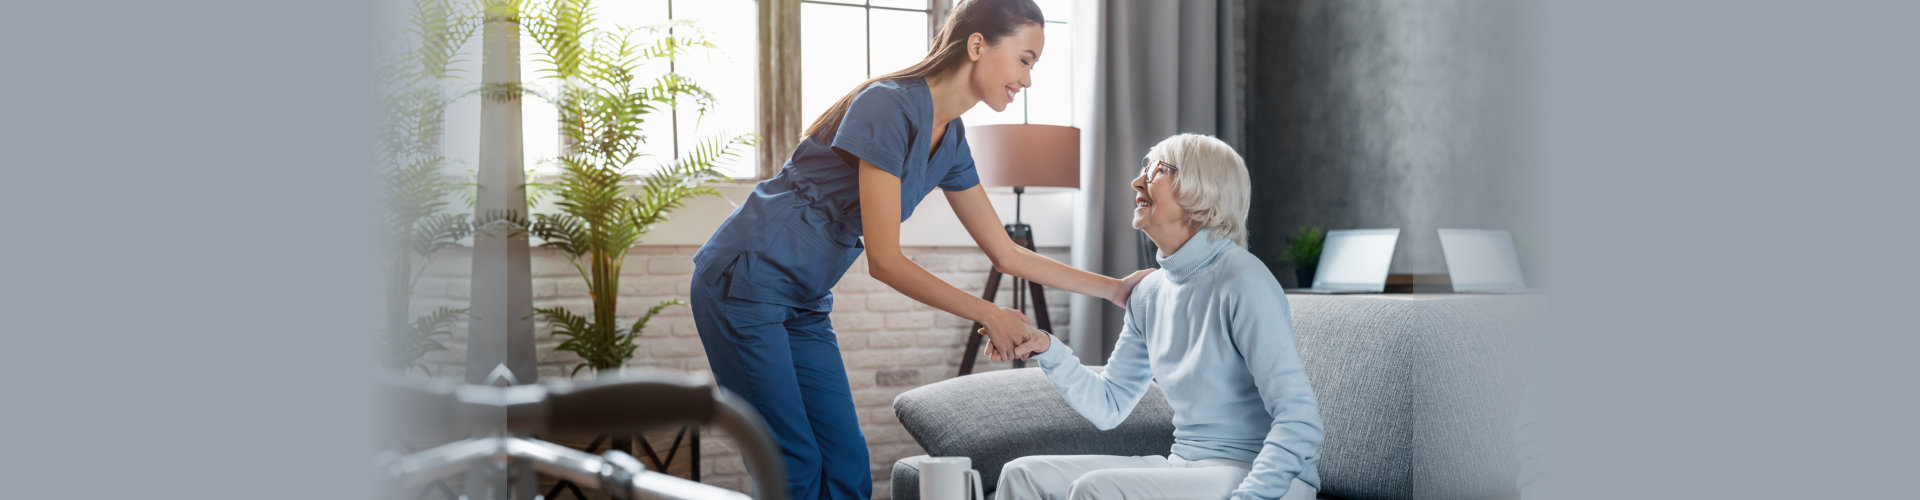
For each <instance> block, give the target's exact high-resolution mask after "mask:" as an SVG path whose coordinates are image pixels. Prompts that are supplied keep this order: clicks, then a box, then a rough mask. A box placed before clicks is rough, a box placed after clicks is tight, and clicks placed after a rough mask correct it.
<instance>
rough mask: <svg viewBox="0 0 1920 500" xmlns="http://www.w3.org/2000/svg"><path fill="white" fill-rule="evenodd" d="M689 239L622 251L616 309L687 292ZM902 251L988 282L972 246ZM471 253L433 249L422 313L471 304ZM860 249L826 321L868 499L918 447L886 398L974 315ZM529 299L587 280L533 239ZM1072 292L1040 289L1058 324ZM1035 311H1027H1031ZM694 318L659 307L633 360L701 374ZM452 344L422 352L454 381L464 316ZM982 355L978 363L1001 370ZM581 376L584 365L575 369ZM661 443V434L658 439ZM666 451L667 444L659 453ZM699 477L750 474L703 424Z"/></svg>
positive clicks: (575, 305) (958, 276) (711, 479)
mask: <svg viewBox="0 0 1920 500" xmlns="http://www.w3.org/2000/svg"><path fill="white" fill-rule="evenodd" d="M697 249H698V247H694V246H642V247H635V248H634V249H633V250H632V251H630V252H629V253H628V254H627V261H626V263H625V264H624V267H623V268H622V271H623V273H622V274H621V277H620V304H619V309H618V310H619V311H620V314H624V315H627V316H628V317H630V318H637V317H639V315H641V314H645V312H646V310H647V308H650V307H652V306H653V305H654V304H657V303H659V302H660V301H662V300H666V299H669V298H675V297H678V298H681V299H683V300H684V299H685V298H686V297H687V294H688V293H689V292H690V290H691V286H692V281H691V280H692V272H693V261H692V259H693V253H694V251H695V250H697ZM906 253H907V255H908V257H910V258H912V259H913V260H914V262H917V263H919V264H920V265H921V267H924V268H926V269H927V270H928V271H930V272H932V273H933V274H934V275H936V276H939V277H940V279H942V280H945V281H947V282H948V283H951V284H953V285H955V286H958V287H960V289H962V290H966V291H968V292H971V293H976V294H977V293H979V292H980V290H981V288H982V287H984V286H986V277H987V271H988V270H989V269H991V268H992V261H990V260H988V259H987V256H986V255H985V254H983V253H981V252H980V250H979V249H978V248H974V247H910V248H907V249H906ZM1040 253H1041V254H1044V255H1046V256H1048V257H1051V258H1053V259H1056V260H1061V261H1065V260H1067V258H1068V255H1067V249H1066V248H1063V247H1055V248H1042V249H1040ZM470 259H471V257H470V255H469V254H468V253H467V252H466V251H465V250H464V249H449V250H447V251H445V252H442V253H441V254H439V255H437V256H436V258H435V259H434V262H433V265H432V268H430V269H429V270H428V272H427V274H426V276H425V277H423V278H422V279H421V281H420V285H419V288H418V291H417V293H418V298H417V299H415V303H414V305H415V307H416V308H417V309H419V310H420V311H421V312H423V313H424V312H425V311H428V310H431V309H432V308H435V307H440V306H443V305H444V306H453V307H466V306H467V304H466V302H467V296H468V295H469V291H470V288H469V287H470V286H471V284H470V282H469V280H468V276H469V275H470V274H471V272H470V270H471V266H472V264H471V260H470ZM866 268H867V266H866V261H865V258H864V257H863V258H862V259H861V260H860V261H858V262H855V263H854V265H853V268H852V269H851V270H849V271H848V273H847V276H846V277H845V278H843V279H842V280H841V281H840V283H839V285H838V286H835V287H834V289H833V291H834V312H833V315H832V318H833V325H834V329H835V331H836V333H837V334H838V335H839V340H840V350H841V353H842V354H843V355H844V357H845V358H844V359H845V360H846V364H847V378H848V382H849V384H850V385H851V386H852V389H853V400H854V405H855V406H856V407H857V408H858V409H859V413H860V428H861V430H862V431H864V432H865V433H866V437H867V449H868V451H869V455H870V456H871V457H872V459H873V464H872V465H873V478H874V485H873V489H874V497H875V498H877V499H887V498H890V497H891V496H892V489H891V485H890V478H891V475H892V471H893V462H894V461H895V460H898V459H900V458H904V457H909V456H913V455H919V454H922V453H924V451H922V450H921V449H920V446H919V445H918V444H916V443H914V441H913V438H912V437H911V436H909V435H908V434H907V431H906V429H905V428H903V427H901V426H900V422H899V421H898V420H896V419H895V418H894V415H893V406H892V405H893V398H894V397H895V396H898V395H899V394H900V393H901V392H905V391H907V390H909V389H912V388H914V387H919V386H921V385H925V384H928V383H932V382H938V381H941V380H946V379H948V378H951V377H953V376H954V374H955V373H956V372H957V371H958V370H959V364H960V357H961V354H962V353H961V351H962V350H963V349H964V348H965V346H966V332H965V330H966V328H967V327H969V326H970V325H971V324H972V322H970V321H968V320H965V319H962V318H959V317H957V316H954V315H951V314H947V313H945V312H942V311H939V310H936V309H933V308H932V307H928V306H926V305H922V304H920V303H918V302H914V301H913V300H912V299H909V298H907V297H906V296H904V295H900V294H899V293H897V292H894V291H893V290H892V289H891V288H888V287H887V286H886V285H885V284H882V283H880V282H879V281H878V280H875V279H873V278H872V277H870V276H867V274H866ZM1012 281H1013V280H1012V279H1003V280H1001V289H1000V292H999V298H1000V301H999V302H1000V303H1001V304H1003V305H1006V304H1010V303H1011V302H1010V298H1011V296H1012ZM533 299H534V306H535V307H547V306H554V305H561V306H566V307H569V308H572V309H574V310H576V311H579V312H585V311H586V310H587V309H588V307H589V303H590V302H589V299H588V298H587V294H586V286H585V283H584V282H582V281H581V279H580V275H579V273H578V271H576V270H575V269H574V267H573V266H572V265H571V264H569V263H567V260H566V257H565V256H564V255H562V254H560V253H559V252H555V251H551V250H547V249H540V248H536V249H534V251H533ZM1068 299H1069V296H1068V293H1067V292H1063V291H1059V290H1048V291H1047V303H1048V305H1049V306H1051V307H1050V308H1049V309H1051V312H1052V318H1051V319H1052V320H1053V327H1054V333H1056V334H1059V335H1061V336H1063V337H1064V336H1066V335H1068V333H1069V331H1068V330H1069V327H1070V325H1068V324H1067V323H1068V321H1069V318H1070V317H1071V315H1069V314H1068V312H1067V307H1068ZM1030 314H1031V313H1030ZM537 327H538V328H539V330H537V332H538V335H537V337H536V339H537V340H536V342H537V346H538V349H539V353H540V358H539V370H540V377H541V378H542V379H543V380H550V379H552V378H555V377H564V376H565V375H566V373H567V371H568V370H570V369H572V366H573V365H574V364H575V363H578V362H579V359H578V357H576V356H574V355H572V354H571V353H561V352H555V351H554V350H553V347H554V346H556V345H558V344H559V339H557V338H555V337H553V336H552V335H550V334H549V333H548V331H547V330H546V328H545V325H538V326H537ZM698 335H699V334H698V332H697V331H696V330H695V329H694V324H693V317H692V316H691V312H690V311H689V310H688V308H687V307H685V306H677V307H672V308H668V309H667V310H665V311H662V312H661V314H660V316H656V317H655V318H654V320H653V322H652V323H650V324H649V325H648V326H647V329H646V331H645V332H643V333H642V334H641V340H640V342H641V347H640V348H639V349H637V350H636V352H635V354H634V359H633V361H632V362H629V363H628V364H627V366H628V367H650V368H664V369H670V370H685V371H698V372H705V371H707V370H708V365H707V359H706V355H705V351H704V350H703V349H702V347H701V345H700V338H699V336H698ZM445 343H446V344H447V346H448V348H449V351H446V352H438V353H433V354H431V355H429V356H428V357H427V358H426V359H424V360H423V363H424V364H426V365H428V366H429V367H430V368H431V369H432V371H433V372H434V374H435V375H436V376H439V377H453V378H457V377H459V376H460V375H461V373H462V369H461V366H460V365H461V363H462V362H463V361H464V360H465V359H466V325H465V324H464V322H463V323H462V324H459V325H456V327H455V328H454V338H453V339H451V340H450V341H447V342H445ZM1008 366H1009V365H1008V364H1007V363H992V362H988V361H986V360H985V359H984V358H982V359H981V360H980V363H979V364H978V365H977V367H976V371H991V370H997V369H1004V368H1006V367H1008ZM586 376H587V375H586V374H585V372H584V371H583V372H582V374H581V377H583V378H584V377H586ZM661 446H664V443H662V444H661ZM660 451H661V452H662V453H664V452H665V450H660ZM701 476H702V477H701V479H702V480H703V482H705V483H708V484H714V485H719V486H723V487H727V488H731V489H734V490H738V491H745V489H746V485H747V477H746V473H745V470H744V468H743V466H742V465H741V461H740V458H739V452H738V451H737V449H736V448H735V447H734V446H733V443H732V441H731V440H729V439H727V438H725V437H722V436H720V435H718V434H715V433H714V432H712V431H710V430H709V431H705V433H704V435H703V437H702V439H701Z"/></svg>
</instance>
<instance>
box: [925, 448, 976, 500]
mask: <svg viewBox="0 0 1920 500" xmlns="http://www.w3.org/2000/svg"><path fill="white" fill-rule="evenodd" d="M968 478H972V479H973V484H972V486H973V500H985V495H986V490H984V489H982V488H981V487H980V471H977V470H973V459H971V458H967V457H927V458H923V459H920V499H921V500H966V498H967V486H968V484H967V479H968Z"/></svg>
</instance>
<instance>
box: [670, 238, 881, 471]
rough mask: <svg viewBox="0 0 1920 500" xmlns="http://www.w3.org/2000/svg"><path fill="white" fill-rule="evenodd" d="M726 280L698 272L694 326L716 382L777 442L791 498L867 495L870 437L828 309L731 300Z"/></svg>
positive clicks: (693, 303)
mask: <svg viewBox="0 0 1920 500" xmlns="http://www.w3.org/2000/svg"><path fill="white" fill-rule="evenodd" d="M729 278H730V277H729V276H727V273H719V272H698V273H696V276H695V278H694V279H693V293H692V297H691V299H692V304H691V305H692V306H693V319H694V323H695V325H696V326H698V327H699V329H700V343H701V344H702V345H703V346H704V347H705V348H706V351H707V360H708V361H709V362H710V364H711V365H712V366H713V377H714V379H715V380H716V381H717V382H719V383H720V386H721V387H725V388H727V390H730V391H733V392H735V393H738V394H740V395H741V396H742V397H745V398H746V399H747V401H750V402H752V403H753V405H754V407H755V408H758V409H759V410H760V416H761V418H764V419H765V420H766V421H767V426H768V427H769V428H771V430H772V431H773V437H774V439H775V440H777V441H779V443H780V450H781V454H782V455H784V458H785V459H786V465H787V489H788V498H791V499H792V500H811V499H860V500H865V499H867V498H871V497H872V496H873V473H872V469H871V468H870V467H869V459H868V457H867V440H866V437H865V436H864V435H862V434H861V432H860V419H859V417H858V414H857V413H856V412H855V410H854V407H853V391H852V389H851V388H849V387H848V385H847V370H846V366H845V364H844V363H843V362H842V361H841V359H840V344H839V342H838V341H837V340H835V337H834V334H833V325H832V324H831V323H830V322H829V321H828V319H827V313H826V312H825V311H812V310H807V309H800V308H794V307H788V306H784V305H779V304H768V303H762V302H751V301H745V300H740V299H733V298H728V297H727V296H726V295H727V294H726V287H727V286H729V285H728V283H727V282H728V281H729Z"/></svg>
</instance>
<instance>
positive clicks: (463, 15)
mask: <svg viewBox="0 0 1920 500" xmlns="http://www.w3.org/2000/svg"><path fill="white" fill-rule="evenodd" d="M410 21H411V23H410V24H411V26H410V27H411V28H412V29H411V30H410V31H409V37H408V38H407V39H406V40H405V41H404V42H402V43H403V44H404V46H403V47H401V48H400V52H398V53H397V54H395V55H393V56H392V57H390V58H389V64H388V65H386V66H385V67H383V68H382V71H381V72H380V74H381V76H382V80H381V84H382V88H384V89H386V93H385V95H384V100H383V104H384V106H383V107H382V109H383V110H384V115H383V116H382V118H383V121H382V123H383V124H384V125H383V127H382V129H381V130H380V133H381V134H380V138H381V142H380V149H379V153H380V161H381V163H382V166H383V170H384V175H383V179H382V180H383V181H384V182H383V183H382V184H383V186H382V187H383V189H382V192H381V197H380V214H381V217H382V222H383V229H384V233H385V234H384V235H383V236H384V237H385V239H386V243H387V245H386V249H385V270H384V271H385V272H384V278H385V283H386V298H387V321H386V322H387V326H386V334H385V336H384V337H383V338H381V339H380V342H379V343H380V344H381V348H380V352H381V361H382V364H383V365H385V366H386V367H388V368H390V369H394V370H399V371H411V370H412V369H414V368H419V369H420V370H421V371H423V372H427V373H428V375H429V376H430V375H432V373H431V371H429V370H427V368H426V366H425V365H422V364H420V363H419V359H420V358H421V357H422V356H425V355H426V354H427V353H429V352H432V351H441V350H446V346H445V345H443V344H441V343H440V342H439V340H437V339H436V337H440V336H450V335H452V327H453V323H454V321H457V320H458V319H459V318H460V317H461V316H462V315H464V314H465V313H466V311H467V310H466V309H465V308H453V307H440V308H437V309H435V310H433V311H430V312H428V313H426V314H424V315H420V316H414V315H413V312H412V305H413V304H412V302H413V292H414V287H415V285H417V284H418V283H419V280H420V276H421V275H422V274H423V273H425V272H426V269H427V265H428V264H429V263H430V262H431V261H432V258H433V255H434V254H435V253H438V252H439V251H440V250H442V249H445V248H447V247H451V246H454V245H456V244H457V243H458V242H459V241H460V240H461V239H463V238H465V237H467V235H468V234H470V233H471V232H472V230H473V225H472V222H471V221H470V219H469V218H468V217H467V216H466V215H464V214H462V213H457V212H448V211H446V210H445V208H446V206H447V204H448V203H447V201H446V200H447V199H448V198H449V197H451V196H453V195H454V194H455V193H456V192H457V191H459V190H460V184H459V183H457V182H451V181H449V180H448V177H447V175H446V173H445V170H444V167H445V166H446V164H447V163H448V159H447V158H446V156H445V155H443V154H441V153H440V152H439V151H438V149H439V146H438V145H439V142H440V139H441V136H442V135H443V134H444V131H445V122H446V118H445V116H446V108H447V106H448V105H449V104H450V103H451V102H452V100H451V99H449V98H447V97H446V96H445V95H444V93H443V92H442V89H441V85H442V83H444V82H445V81H447V80H449V79H451V78H452V77H453V76H454V72H455V69H454V68H453V67H452V64H453V63H454V62H456V61H457V60H458V57H459V55H460V46H461V45H462V44H464V43H466V40H467V39H469V38H471V37H472V36H473V34H474V32H475V31H476V30H478V29H479V27H480V25H479V21H478V19H477V18H475V17H474V16H473V15H471V13H467V12H463V11H461V10H460V9H459V8H456V7H454V6H453V5H452V4H451V3H450V2H448V1H447V0H415V2H414V13H413V17H412V18H411V19H410Z"/></svg>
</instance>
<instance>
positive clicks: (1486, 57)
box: [1240, 0, 1540, 285]
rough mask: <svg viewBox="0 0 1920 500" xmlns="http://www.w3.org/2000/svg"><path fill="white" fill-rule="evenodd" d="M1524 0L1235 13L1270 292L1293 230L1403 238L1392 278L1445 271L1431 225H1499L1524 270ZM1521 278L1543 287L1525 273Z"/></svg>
mask: <svg viewBox="0 0 1920 500" xmlns="http://www.w3.org/2000/svg"><path fill="white" fill-rule="evenodd" d="M1526 9H1527V3H1526V2H1523V1H1520V0H1432V1H1420V2H1398V1H1380V0H1356V1H1336V2H1329V1H1316V0H1273V1H1264V2H1254V3H1252V4H1249V5H1248V6H1247V12H1246V16H1247V19H1248V22H1249V23H1253V24H1252V25H1254V26H1259V27H1260V29H1259V30H1257V31H1249V32H1247V44H1248V50H1247V55H1246V60H1247V67H1248V72H1247V79H1248V81H1249V88H1254V89H1259V90H1258V91H1257V92H1255V93H1252V94H1251V95H1249V96H1248V103H1247V108H1246V109H1247V111H1248V112H1249V113H1250V114H1252V115H1254V116H1259V117H1260V119H1259V120H1255V121H1253V122H1250V123H1248V124H1247V127H1246V132H1247V134H1248V136H1249V137H1258V138H1259V140H1257V141H1252V142H1250V143H1248V144H1247V145H1246V147H1245V148H1243V149H1241V150H1240V154H1241V155H1242V156H1244V157H1245V158H1246V160H1247V166H1248V167H1249V170H1250V174H1251V181H1252V182H1253V189H1254V192H1256V193H1260V194H1261V195H1260V196H1256V197H1254V199H1253V206H1252V215H1251V216H1250V217H1249V218H1248V221H1247V232H1248V243H1249V247H1250V248H1249V250H1250V251H1252V252H1253V254H1254V255H1256V256H1259V257H1260V258H1261V260H1262V261H1264V262H1266V263H1267V265H1268V267H1269V268H1271V269H1273V270H1274V271H1277V272H1276V273H1275V274H1276V275H1277V276H1278V277H1279V278H1280V280H1281V282H1282V283H1287V284H1292V283H1293V282H1294V276H1293V273H1292V272H1289V271H1290V270H1291V269H1292V268H1293V267H1292V265H1291V264H1289V263H1286V262H1285V261H1284V260H1283V259H1282V258H1281V252H1282V251H1284V250H1285V249H1286V247H1287V241H1286V238H1287V236H1289V235H1292V234H1293V233H1294V231H1295V229H1296V228H1297V227H1298V226H1300V225H1302V224H1306V225H1315V226H1320V227H1324V228H1327V229H1356V228H1374V227H1378V228H1387V227H1397V228H1400V241H1399V245H1397V246H1396V247H1395V249H1394V256H1393V264H1392V267H1391V272H1393V273H1406V274H1444V273H1446V272H1447V268H1446V261H1445V258H1444V254H1443V253H1442V252H1441V248H1440V239H1439V234H1438V233H1437V232H1436V231H1435V230H1436V229H1438V228H1484V229H1511V230H1513V231H1514V236H1515V239H1516V243H1517V244H1518V245H1519V246H1520V249H1519V250H1520V252H1521V261H1522V263H1523V264H1525V263H1529V262H1532V261H1533V259H1531V257H1532V252H1529V250H1534V249H1535V248H1537V245H1530V244H1529V243H1530V242H1534V241H1537V240H1538V238H1537V237H1536V236H1535V235H1536V234H1537V232H1536V231H1534V230H1532V228H1531V227H1530V226H1533V224H1531V223H1530V222H1529V218H1530V217H1531V215H1532V214H1534V213H1536V212H1537V211H1535V210H1529V209H1528V207H1533V206H1538V205H1537V204H1536V203H1534V201H1533V200H1531V199H1530V198H1529V196H1530V195H1531V194H1532V193H1536V192H1538V191H1539V190H1537V189H1532V188H1530V187H1528V186H1532V185H1534V183H1535V182H1536V181H1535V178H1536V176H1535V174H1534V173H1533V169H1532V168H1531V167H1530V166H1529V165H1528V162H1527V161H1526V160H1525V158H1527V157H1528V155H1529V153H1528V152H1527V150H1526V149H1525V145H1527V144H1531V143H1534V142H1536V141H1534V140H1532V139H1531V138H1530V137H1531V136H1530V132H1529V131H1530V130H1531V129H1532V127H1529V126H1527V125H1526V122H1525V121H1524V119H1525V116H1526V115H1525V114H1524V113H1523V111H1524V110H1523V107H1522V105H1523V104H1524V103H1525V102H1526V99H1527V98H1528V97H1527V96H1528V95H1529V93H1530V92H1531V89H1532V88H1533V87H1534V86H1533V85H1532V84H1531V83H1529V80H1528V79H1527V78H1526V76H1525V75H1526V73H1527V72H1526V71H1525V69H1526V68H1525V67H1524V66H1523V65H1522V64H1521V62H1522V61H1523V60H1524V55H1525V52H1524V51H1525V50H1527V47H1528V46H1529V43H1528V42H1527V40H1528V38H1527V31H1526V30H1527V29H1529V28H1528V27H1529V25H1530V24H1529V23H1527V22H1526V21H1525V20H1526V19H1528V16H1527V14H1526V12H1527V11H1526ZM1528 267H1529V269H1526V275H1527V278H1529V279H1530V280H1531V281H1533V282H1534V284H1536V285H1537V284H1539V278H1540V276H1539V273H1538V272H1537V271H1538V269H1537V268H1532V266H1528Z"/></svg>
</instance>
